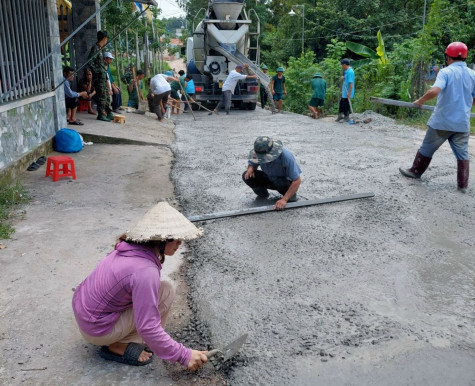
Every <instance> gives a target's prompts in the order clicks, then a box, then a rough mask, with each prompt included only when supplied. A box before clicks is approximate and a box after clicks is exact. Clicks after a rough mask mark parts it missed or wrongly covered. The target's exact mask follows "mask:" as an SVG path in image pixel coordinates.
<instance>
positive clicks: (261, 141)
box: [249, 136, 282, 164]
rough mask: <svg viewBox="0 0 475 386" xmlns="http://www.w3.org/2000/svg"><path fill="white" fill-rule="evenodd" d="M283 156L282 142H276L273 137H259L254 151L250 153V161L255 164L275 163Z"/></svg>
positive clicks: (255, 142)
mask: <svg viewBox="0 0 475 386" xmlns="http://www.w3.org/2000/svg"><path fill="white" fill-rule="evenodd" d="M281 154H282V142H281V141H274V140H273V139H272V138H271V137H267V136H263V137H257V139H256V140H255V141H254V149H252V150H251V151H250V152H249V161H251V162H254V163H255V164H266V163H268V162H272V161H274V160H275V159H276V158H277V157H279V156H280V155H281Z"/></svg>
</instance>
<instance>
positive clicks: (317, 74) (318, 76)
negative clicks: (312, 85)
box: [313, 72, 322, 78]
mask: <svg viewBox="0 0 475 386" xmlns="http://www.w3.org/2000/svg"><path fill="white" fill-rule="evenodd" d="M313 77H314V78H321V77H322V74H320V73H319V72H316V73H315V74H313Z"/></svg>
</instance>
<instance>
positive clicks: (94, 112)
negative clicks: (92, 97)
mask: <svg viewBox="0 0 475 386" xmlns="http://www.w3.org/2000/svg"><path fill="white" fill-rule="evenodd" d="M87 113H88V114H91V115H97V111H94V110H89V111H88V112H87Z"/></svg>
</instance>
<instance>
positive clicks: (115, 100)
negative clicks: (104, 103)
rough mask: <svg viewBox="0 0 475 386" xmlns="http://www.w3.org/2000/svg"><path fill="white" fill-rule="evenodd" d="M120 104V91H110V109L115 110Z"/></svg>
mask: <svg viewBox="0 0 475 386" xmlns="http://www.w3.org/2000/svg"><path fill="white" fill-rule="evenodd" d="M120 106H122V93H121V92H120V91H119V93H118V94H114V93H112V110H117V109H118V108H119V107H120Z"/></svg>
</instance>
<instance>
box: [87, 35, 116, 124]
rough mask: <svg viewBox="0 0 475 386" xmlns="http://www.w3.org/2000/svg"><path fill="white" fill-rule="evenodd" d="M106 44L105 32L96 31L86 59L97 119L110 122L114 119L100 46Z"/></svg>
mask: <svg viewBox="0 0 475 386" xmlns="http://www.w3.org/2000/svg"><path fill="white" fill-rule="evenodd" d="M106 44H107V32H106V31H99V32H98V33H97V43H96V44H95V45H94V46H93V47H92V48H91V51H90V52H89V58H88V60H91V59H92V60H91V61H90V62H89V68H90V69H91V71H92V81H93V83H94V87H95V88H96V103H97V119H98V120H99V121H105V122H110V121H111V120H113V119H114V115H113V114H112V108H111V105H110V98H111V95H110V89H109V86H108V84H107V81H108V79H107V71H106V70H105V68H104V59H103V57H102V51H101V50H102V48H103V47H104V46H105V45H106Z"/></svg>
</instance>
